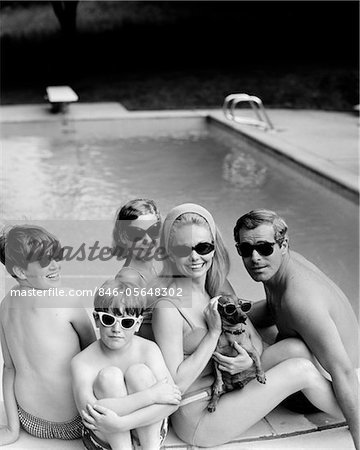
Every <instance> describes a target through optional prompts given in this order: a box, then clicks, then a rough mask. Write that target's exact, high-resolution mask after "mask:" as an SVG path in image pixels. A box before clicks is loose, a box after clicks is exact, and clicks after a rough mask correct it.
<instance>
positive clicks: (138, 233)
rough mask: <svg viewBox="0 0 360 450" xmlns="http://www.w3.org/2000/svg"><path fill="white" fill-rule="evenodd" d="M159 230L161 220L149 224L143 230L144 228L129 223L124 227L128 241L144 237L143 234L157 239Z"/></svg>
mask: <svg viewBox="0 0 360 450" xmlns="http://www.w3.org/2000/svg"><path fill="white" fill-rule="evenodd" d="M160 231H161V222H156V223H154V225H151V227H149V228H147V229H146V230H144V228H139V227H133V226H131V225H129V226H128V227H126V229H125V234H126V237H127V238H128V239H129V241H132V242H134V241H138V240H141V239H144V237H145V235H146V234H147V235H149V236H150V237H151V239H157V238H158V237H159V236H160Z"/></svg>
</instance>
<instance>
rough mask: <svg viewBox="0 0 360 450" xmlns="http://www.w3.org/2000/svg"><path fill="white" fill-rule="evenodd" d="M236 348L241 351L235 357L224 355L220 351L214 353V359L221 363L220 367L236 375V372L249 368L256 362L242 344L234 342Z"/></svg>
mask: <svg viewBox="0 0 360 450" xmlns="http://www.w3.org/2000/svg"><path fill="white" fill-rule="evenodd" d="M234 348H235V350H237V352H238V353H239V354H238V355H237V356H235V357H231V356H224V355H221V354H220V353H219V352H214V355H213V358H214V360H215V361H216V362H217V363H218V364H219V369H220V370H223V371H225V372H229V373H230V375H235V374H236V373H239V372H242V371H243V370H246V369H249V368H250V367H251V366H252V365H253V364H254V361H253V360H252V359H251V357H250V356H249V353H248V352H247V351H246V350H245V349H244V348H243V347H241V345H239V344H238V343H237V342H234Z"/></svg>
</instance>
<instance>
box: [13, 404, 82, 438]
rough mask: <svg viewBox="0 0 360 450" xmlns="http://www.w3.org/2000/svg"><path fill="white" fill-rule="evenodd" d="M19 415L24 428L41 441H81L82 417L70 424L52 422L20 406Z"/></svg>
mask: <svg viewBox="0 0 360 450" xmlns="http://www.w3.org/2000/svg"><path fill="white" fill-rule="evenodd" d="M18 415H19V420H20V424H21V426H22V428H23V429H24V430H25V431H26V432H27V433H29V434H31V435H32V436H35V437H37V438H40V439H62V440H66V441H68V440H72V439H80V438H81V436H82V430H83V427H84V426H83V424H82V421H81V417H80V416H76V417H74V419H72V420H70V421H68V422H50V421H49V420H45V419H40V418H39V417H36V416H33V415H32V414H30V413H28V412H26V411H25V410H23V409H22V408H21V406H19V405H18Z"/></svg>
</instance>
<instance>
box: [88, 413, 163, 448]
mask: <svg viewBox="0 0 360 450" xmlns="http://www.w3.org/2000/svg"><path fill="white" fill-rule="evenodd" d="M167 433H168V419H167V418H166V419H164V420H163V422H162V425H161V429H160V445H162V444H163V443H164V441H165V438H166V436H167ZM131 436H132V440H133V448H136V447H135V445H134V444H136V445H137V446H138V447H140V441H139V439H138V437H137V435H136V434H135V433H133V432H131ZM82 441H83V444H84V447H85V448H86V450H111V447H110V445H109V444H108V443H107V442H105V441H103V440H102V439H100V438H99V437H97V436H96V434H95V433H93V432H92V431H91V430H89V429H88V428H86V427H84V431H83V436H82Z"/></svg>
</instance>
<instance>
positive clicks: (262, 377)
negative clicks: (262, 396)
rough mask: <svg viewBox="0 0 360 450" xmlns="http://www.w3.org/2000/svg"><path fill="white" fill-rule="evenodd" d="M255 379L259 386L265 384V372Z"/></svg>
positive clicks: (257, 375)
mask: <svg viewBox="0 0 360 450" xmlns="http://www.w3.org/2000/svg"><path fill="white" fill-rule="evenodd" d="M256 379H257V380H258V382H259V383H261V384H266V375H265V372H262V373H258V374H256Z"/></svg>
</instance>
